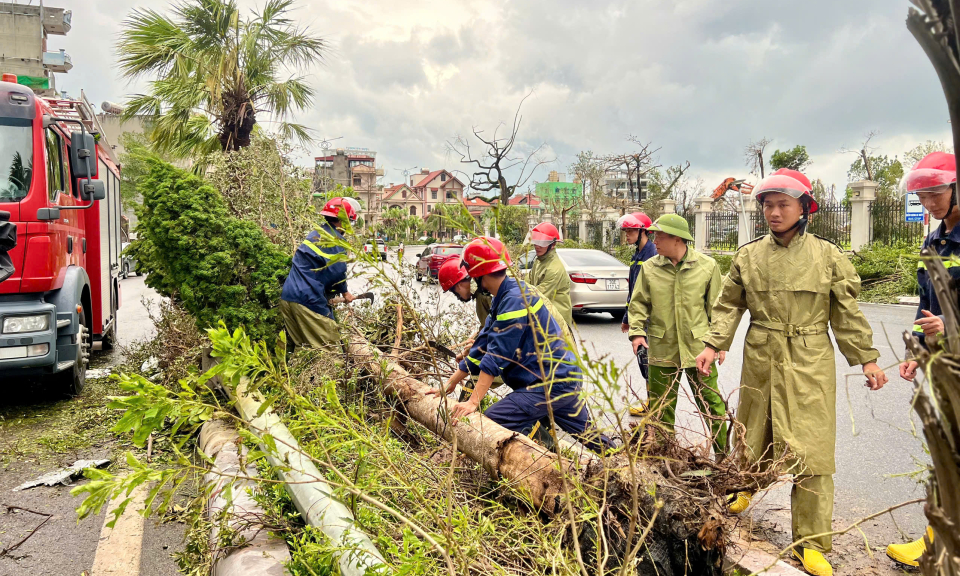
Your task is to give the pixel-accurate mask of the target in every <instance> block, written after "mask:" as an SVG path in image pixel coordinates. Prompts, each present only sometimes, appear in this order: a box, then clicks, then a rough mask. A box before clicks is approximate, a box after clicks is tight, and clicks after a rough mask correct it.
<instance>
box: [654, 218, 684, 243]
mask: <svg viewBox="0 0 960 576" xmlns="http://www.w3.org/2000/svg"><path fill="white" fill-rule="evenodd" d="M648 230H650V231H651V232H663V233H664V234H670V235H672V236H678V237H680V238H683V239H684V240H688V241H690V242H693V236H692V235H691V234H690V225H689V224H687V219H686V218H684V217H683V216H681V215H679V214H664V215H663V216H661V217H659V218H657V221H656V222H654V223H653V226H651V227H650V228H648Z"/></svg>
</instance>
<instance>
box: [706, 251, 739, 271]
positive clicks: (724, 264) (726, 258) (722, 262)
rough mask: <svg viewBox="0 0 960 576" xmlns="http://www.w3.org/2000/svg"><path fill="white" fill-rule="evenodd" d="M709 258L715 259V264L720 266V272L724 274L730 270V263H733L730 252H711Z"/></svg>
mask: <svg viewBox="0 0 960 576" xmlns="http://www.w3.org/2000/svg"><path fill="white" fill-rule="evenodd" d="M710 257H711V258H713V259H714V260H716V261H717V265H719V266H720V274H721V275H722V276H726V275H727V272H729V271H730V264H732V263H733V255H731V254H711V255H710Z"/></svg>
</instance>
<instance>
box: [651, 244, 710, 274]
mask: <svg viewBox="0 0 960 576" xmlns="http://www.w3.org/2000/svg"><path fill="white" fill-rule="evenodd" d="M699 259H700V253H699V252H697V251H696V250H694V249H693V247H692V246H689V245H688V246H687V253H686V254H684V255H683V258H681V259H680V261H679V262H677V266H676V268H677V270H679V269H680V268H683V267H684V266H693V264H694V262H696V261H697V260H699ZM652 262H653V263H654V264H656V265H657V266H670V267H673V262H672V261H671V260H670V259H669V258H667V257H666V256H664V255H663V254H658V255H656V256H655V257H654V258H653V260H652Z"/></svg>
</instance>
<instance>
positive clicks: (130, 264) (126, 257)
mask: <svg viewBox="0 0 960 576" xmlns="http://www.w3.org/2000/svg"><path fill="white" fill-rule="evenodd" d="M128 246H130V243H129V242H124V243H123V244H121V245H120V278H122V279H126V278H127V276H130V275H131V274H136V273H137V261H136V260H135V259H134V258H133V256H131V255H130V254H129V252H128V251H127V247H128Z"/></svg>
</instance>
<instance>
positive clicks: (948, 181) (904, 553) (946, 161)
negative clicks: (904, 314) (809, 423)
mask: <svg viewBox="0 0 960 576" xmlns="http://www.w3.org/2000/svg"><path fill="white" fill-rule="evenodd" d="M900 190H901V192H903V193H904V194H916V195H917V197H918V198H919V199H920V203H921V204H923V207H924V208H926V210H927V212H929V213H930V215H931V216H933V217H934V218H936V219H937V220H940V221H941V222H940V226H938V227H937V229H936V230H934V231H933V232H931V233H930V235H929V236H927V237H926V238H925V239H924V240H923V246H922V247H921V250H922V249H923V248H930V249H932V250H934V251H935V252H936V253H937V254H938V255H940V256H941V257H942V258H944V259H946V260H949V259H950V258H951V257H957V256H960V227H958V226H957V224H958V223H960V209H958V208H957V160H956V156H954V155H953V154H948V153H947V152H931V153H930V154H927V155H926V156H924V157H923V159H922V160H920V161H919V162H917V164H916V165H915V166H914V167H913V168H912V169H911V170H910V172H909V173H907V175H906V176H904V177H903V181H902V182H901V183H900ZM947 272H948V273H949V274H950V276H951V277H952V278H953V279H954V281H955V282H958V281H960V280H958V279H960V267H957V266H951V267H949V268H947ZM917 284H918V285H919V287H920V305H919V306H918V307H917V319H916V321H915V322H914V327H913V333H914V336H915V337H916V338H917V340H919V341H920V344H921V345H922V346H926V345H927V338H937V337H939V336H940V335H942V334H943V316H942V314H943V311H942V308H941V306H940V299H939V298H938V297H937V293H936V291H935V290H934V289H933V281H932V280H931V279H930V274H928V273H927V265H926V263H925V262H924V261H923V260H920V262H919V264H918V267H917ZM917 368H919V365H918V364H917V361H916V360H914V359H913V358H912V357H911V354H910V350H907V355H906V360H904V361H903V362H902V363H901V364H900V377H901V378H903V379H904V380H909V381H913V379H914V378H916V376H917ZM926 537H927V540H929V541H930V542H933V537H934V535H933V529H932V528H930V527H929V526H927V529H926ZM926 549H927V542H926V541H925V540H924V538H923V537H920V538H918V539H917V540H914V541H913V542H907V543H905V544H891V545H889V546H887V556H889V557H890V558H892V559H893V560H896V561H897V562H899V563H901V564H906V565H908V566H919V564H920V563H919V559H920V556H921V555H923V553H924V552H925V551H926Z"/></svg>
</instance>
